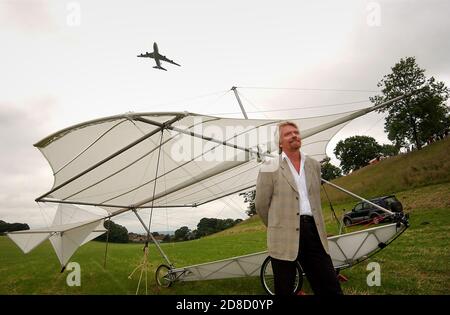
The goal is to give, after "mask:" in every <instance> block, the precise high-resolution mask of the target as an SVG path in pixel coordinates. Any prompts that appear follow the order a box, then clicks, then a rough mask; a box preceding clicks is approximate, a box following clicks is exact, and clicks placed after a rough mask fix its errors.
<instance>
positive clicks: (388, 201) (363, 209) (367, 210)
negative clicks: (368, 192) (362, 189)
mask: <svg viewBox="0 0 450 315" xmlns="http://www.w3.org/2000/svg"><path fill="white" fill-rule="evenodd" d="M370 201H371V202H373V203H375V204H377V205H379V206H381V207H383V208H385V209H387V210H390V211H392V212H403V206H402V204H401V202H400V201H398V199H397V198H396V197H395V196H394V195H390V196H384V197H378V198H374V199H371V200H370ZM390 217H391V216H389V215H388V214H387V213H385V212H384V211H382V210H380V209H378V208H376V207H374V206H372V205H371V204H369V203H367V202H364V201H362V202H360V203H357V204H356V205H355V206H354V207H353V209H352V211H350V212H347V213H345V214H344V217H343V218H342V220H343V222H344V224H345V225H346V226H348V225H351V224H358V223H363V222H369V221H370V220H374V221H376V222H381V221H387V220H389V219H390Z"/></svg>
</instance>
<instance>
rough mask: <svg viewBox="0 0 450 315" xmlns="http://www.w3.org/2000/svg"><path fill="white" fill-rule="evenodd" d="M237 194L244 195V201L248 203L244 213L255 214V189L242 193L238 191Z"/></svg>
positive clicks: (250, 215)
mask: <svg viewBox="0 0 450 315" xmlns="http://www.w3.org/2000/svg"><path fill="white" fill-rule="evenodd" d="M239 196H243V197H244V202H245V203H248V208H247V211H245V213H246V214H247V215H248V216H249V217H252V216H254V215H255V214H256V207H255V196H256V190H250V191H246V192H243V193H240V194H239Z"/></svg>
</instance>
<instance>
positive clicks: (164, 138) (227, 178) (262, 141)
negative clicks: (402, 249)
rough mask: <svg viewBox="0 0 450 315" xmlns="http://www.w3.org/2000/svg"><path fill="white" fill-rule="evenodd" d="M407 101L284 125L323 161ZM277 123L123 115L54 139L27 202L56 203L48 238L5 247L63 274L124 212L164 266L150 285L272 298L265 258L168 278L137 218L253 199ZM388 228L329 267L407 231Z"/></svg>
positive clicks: (27, 237) (399, 223) (333, 243)
mask: <svg viewBox="0 0 450 315" xmlns="http://www.w3.org/2000/svg"><path fill="white" fill-rule="evenodd" d="M235 93H236V91H235ZM410 95H411V93H410V94H407V95H402V96H399V97H396V98H394V99H392V100H389V101H387V102H385V103H383V104H380V105H376V106H372V107H369V108H365V109H362V110H355V111H352V112H346V113H339V114H333V115H328V116H321V117H311V118H302V119H291V120H292V121H294V122H295V123H297V124H298V126H299V127H300V133H301V135H302V151H303V152H304V153H305V154H307V155H309V156H311V157H312V158H315V159H317V160H319V161H320V160H322V159H323V158H325V157H326V152H325V149H326V146H327V144H328V142H329V140H330V139H331V138H332V137H333V136H334V135H335V134H336V133H337V132H338V131H339V130H340V129H341V128H342V127H343V126H344V125H345V124H347V123H348V122H349V121H351V120H353V119H355V118H357V117H360V116H362V115H365V114H367V113H369V112H372V111H374V110H376V109H378V108H381V107H383V106H386V105H388V104H392V103H394V102H396V101H398V100H400V99H402V98H404V97H408V96H410ZM238 100H239V99H238ZM241 108H242V107H241ZM244 116H246V115H245V113H244ZM280 121H281V120H272V119H235V118H221V117H213V116H206V115H199V114H194V113H189V112H160V113H155V112H153V113H127V114H124V115H117V116H111V117H106V118H100V119H96V120H92V121H88V122H84V123H80V124H77V125H74V126H71V127H68V128H66V129H63V130H60V131H58V132H56V133H54V134H52V135H50V136H48V137H46V138H45V139H43V140H41V141H39V142H38V143H36V144H35V147H37V148H38V149H39V150H40V151H41V153H42V154H43V155H44V156H45V158H46V159H47V161H48V162H49V164H50V166H51V168H52V170H53V174H54V184H53V187H52V189H50V190H49V191H48V192H46V193H45V194H43V195H42V196H40V197H38V198H37V199H36V201H37V202H48V203H58V204H59V206H58V210H57V214H56V217H55V220H54V221H53V223H52V225H51V226H50V227H49V228H44V229H36V230H28V231H17V232H11V233H8V237H9V238H11V239H12V240H13V241H14V242H15V243H16V244H17V245H18V246H19V247H20V248H21V249H22V251H23V252H25V253H28V252H29V251H31V250H32V249H33V248H35V247H36V246H38V245H39V244H41V243H42V242H43V241H45V240H47V239H50V241H51V243H52V245H53V248H54V250H55V251H56V253H57V256H58V259H59V261H60V263H61V266H62V267H63V268H64V266H66V264H67V263H68V262H69V260H70V257H71V256H72V255H73V253H74V252H75V251H76V249H77V248H78V247H79V246H81V245H83V244H84V243H86V242H88V241H89V240H91V239H93V238H95V237H96V236H98V235H100V234H101V233H104V232H105V229H104V227H103V223H104V221H105V220H106V219H110V218H111V217H114V216H117V215H120V214H122V213H125V212H129V211H131V212H133V213H134V214H135V215H136V217H137V219H138V220H139V221H140V222H141V224H142V225H143V227H144V228H145V230H146V231H147V233H148V234H147V235H148V238H149V239H151V240H152V241H153V242H154V243H155V245H156V247H157V249H158V251H159V252H160V253H161V255H162V257H163V259H164V260H165V261H166V264H164V265H161V266H159V267H158V269H157V271H156V282H157V283H158V284H159V285H161V286H170V285H171V284H172V283H173V282H175V281H193V280H203V279H222V278H232V277H244V276H260V277H261V281H262V284H263V286H264V289H265V290H266V291H267V292H268V293H273V289H272V285H271V280H270V277H271V274H272V272H271V264H269V263H268V262H269V259H270V258H268V256H267V252H260V253H255V254H250V255H245V256H240V257H233V258H228V259H224V260H221V261H215V262H210V263H204V264H198V265H194V266H188V267H182V268H175V266H174V264H172V262H171V261H170V260H169V258H168V257H167V255H166V254H165V253H164V251H163V249H162V248H161V246H160V245H159V244H158V242H157V241H155V239H154V238H153V235H152V234H151V232H150V230H151V226H150V225H151V224H150V223H149V225H148V226H147V225H146V224H145V223H144V221H143V220H142V218H141V216H140V214H139V211H140V210H141V209H151V211H152V212H151V213H153V210H155V211H158V209H160V208H163V209H165V208H180V207H198V206H200V205H203V204H206V203H209V202H212V201H215V200H218V199H220V198H224V197H226V196H230V195H233V194H237V193H239V192H242V191H248V190H251V189H254V187H255V185H256V178H257V175H258V172H259V169H260V166H261V164H262V163H264V162H265V161H268V160H270V159H272V158H274V157H277V156H278V155H277V150H278V148H276V147H275V144H274V142H273V131H274V128H275V126H276V125H277V124H278V123H279V122H280ZM186 144H187V145H186ZM191 148H193V149H192V150H191ZM218 157H219V158H218ZM224 157H225V158H224ZM322 181H323V182H324V183H326V184H328V185H331V186H333V187H335V188H337V189H339V190H341V191H344V192H345V193H348V194H350V195H352V196H354V197H357V198H359V199H361V200H364V201H366V202H368V203H371V202H370V201H368V200H366V199H364V198H362V197H359V196H357V195H355V194H353V193H351V192H349V191H346V190H345V189H343V188H341V187H338V186H336V185H334V184H333V183H330V182H328V181H325V180H322ZM371 204H373V203H371ZM79 206H83V208H84V209H88V208H89V207H99V208H101V209H103V210H105V211H106V213H105V215H103V216H100V217H99V216H95V215H93V214H92V213H90V212H89V211H88V210H84V209H80V208H79ZM373 206H375V207H377V208H379V209H381V210H383V211H385V212H386V213H388V214H390V215H393V213H392V212H390V211H389V210H387V209H384V208H381V207H380V206H379V205H376V204H373ZM394 218H395V219H394V222H393V223H390V224H386V225H383V226H377V227H374V228H370V229H366V230H362V231H358V232H352V233H347V234H342V235H337V236H333V237H330V238H329V239H328V241H329V248H330V253H331V258H332V261H333V264H334V267H335V268H336V269H337V270H340V269H343V268H347V267H351V266H353V265H354V264H356V263H358V262H361V261H362V260H365V259H367V258H368V257H369V256H370V255H372V254H374V253H376V252H377V251H379V250H381V249H382V248H384V247H385V246H386V245H388V244H389V243H390V242H392V241H393V240H394V239H395V238H396V237H398V236H399V235H400V234H401V233H402V232H403V231H405V229H406V228H407V227H408V221H407V218H406V217H405V216H403V214H402V213H401V214H398V213H396V214H395V216H394ZM150 220H151V218H150ZM150 222H151V221H150ZM302 274H303V273H302V271H301V266H298V281H297V284H298V287H297V289H300V288H301V283H302V279H303V277H302Z"/></svg>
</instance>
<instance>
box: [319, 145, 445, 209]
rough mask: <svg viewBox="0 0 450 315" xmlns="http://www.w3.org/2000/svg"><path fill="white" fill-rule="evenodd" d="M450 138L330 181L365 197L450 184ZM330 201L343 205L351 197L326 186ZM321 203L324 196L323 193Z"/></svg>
mask: <svg viewBox="0 0 450 315" xmlns="http://www.w3.org/2000/svg"><path fill="white" fill-rule="evenodd" d="M449 156H450V137H449V138H447V139H445V140H441V141H438V142H435V143H433V144H431V145H429V146H426V147H424V148H423V149H422V150H420V151H414V152H411V153H408V154H400V155H397V156H394V157H391V158H389V159H385V160H382V161H380V162H379V163H377V164H374V165H369V166H366V167H364V168H362V169H359V170H357V171H355V172H353V173H351V174H350V175H348V176H344V177H341V178H338V179H336V180H334V181H333V183H335V184H336V185H339V186H342V187H344V188H346V189H348V190H350V191H352V192H354V193H356V194H359V195H360V196H363V197H365V198H372V197H375V196H380V195H386V194H393V193H394V194H395V193H398V192H400V191H405V190H410V189H414V188H418V187H424V186H428V185H434V184H439V183H448V182H450V158H449ZM326 189H327V193H328V195H329V196H330V198H331V200H332V201H333V202H337V203H342V202H346V201H350V200H352V197H349V196H348V195H346V194H344V193H342V192H339V191H337V190H336V189H334V188H331V187H327V188H326ZM322 201H323V202H325V201H326V199H325V196H323V194H322Z"/></svg>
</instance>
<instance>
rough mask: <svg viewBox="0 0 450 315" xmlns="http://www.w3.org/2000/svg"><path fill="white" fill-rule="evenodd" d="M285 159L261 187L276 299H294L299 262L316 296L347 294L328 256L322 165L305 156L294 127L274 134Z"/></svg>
mask: <svg viewBox="0 0 450 315" xmlns="http://www.w3.org/2000/svg"><path fill="white" fill-rule="evenodd" d="M275 141H279V143H278V146H279V153H280V157H279V158H278V159H274V160H273V161H271V162H270V163H265V164H264V165H263V166H262V168H261V170H260V173H259V175H258V179H257V183H256V199H255V206H256V211H257V213H258V214H259V216H260V217H261V219H262V221H263V222H264V224H265V225H266V226H267V246H268V251H269V256H270V257H271V261H272V269H273V272H274V282H275V294H276V295H289V294H293V293H294V292H293V287H294V281H295V273H296V269H295V265H296V263H295V261H296V260H298V261H299V262H300V264H301V266H302V268H303V271H304V272H305V274H306V277H307V279H308V281H309V283H310V285H311V288H312V290H313V291H314V294H318V295H331V294H342V290H341V287H340V285H339V282H338V280H337V277H336V273H335V270H334V268H333V264H332V261H331V258H330V256H329V252H328V241H327V234H326V231H325V222H324V219H323V216H322V208H321V202H320V185H321V182H320V175H321V174H320V164H319V162H317V161H316V160H314V159H311V158H309V157H308V156H305V155H304V154H303V153H302V152H301V151H300V147H301V138H300V132H299V129H298V127H297V125H296V124H295V123H292V122H283V123H280V124H279V125H278V128H277V130H276V132H275Z"/></svg>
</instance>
